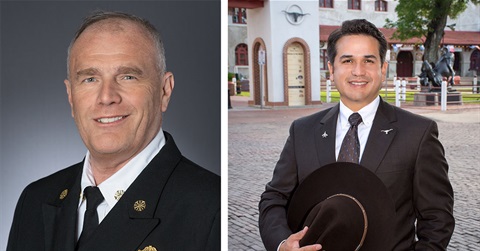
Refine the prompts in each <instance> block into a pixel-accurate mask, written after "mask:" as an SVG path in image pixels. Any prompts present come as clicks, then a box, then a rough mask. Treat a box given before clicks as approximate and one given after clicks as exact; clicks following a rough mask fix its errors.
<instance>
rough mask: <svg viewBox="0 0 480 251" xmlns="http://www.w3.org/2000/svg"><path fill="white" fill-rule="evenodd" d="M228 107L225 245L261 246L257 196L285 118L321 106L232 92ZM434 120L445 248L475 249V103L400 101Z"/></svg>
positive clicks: (479, 214) (479, 233) (478, 225)
mask: <svg viewBox="0 0 480 251" xmlns="http://www.w3.org/2000/svg"><path fill="white" fill-rule="evenodd" d="M232 106H233V109H230V110H229V113H228V125H229V129H228V130H229V132H228V168H229V173H228V249H229V250H264V247H263V244H262V241H261V239H260V235H259V231H258V223H257V222H258V202H259V199H260V194H261V193H262V192H263V190H264V186H265V184H266V183H267V182H268V181H269V180H270V179H271V176H272V173H273V169H274V167H275V164H276V162H277V160H278V157H279V155H280V152H281V150H282V148H283V145H284V143H285V140H286V139H287V137H288V129H289V127H290V124H291V122H292V121H293V120H294V119H296V118H299V117H302V116H305V115H309V114H312V113H315V112H317V111H319V110H320V109H326V108H328V107H330V106H332V104H324V105H320V106H317V107H309V108H292V109H273V110H272V109H263V110H260V109H259V108H251V107H247V106H246V101H245V99H244V98H239V97H232ZM406 109H408V110H411V111H412V112H415V113H419V114H422V115H424V116H427V117H431V118H432V119H434V120H436V121H437V123H438V126H439V131H440V136H439V137H440V140H441V141H442V143H443V145H444V147H445V151H446V158H447V160H448V163H449V166H450V171H449V175H450V180H451V182H452V186H453V189H454V192H455V206H454V215H455V218H456V228H455V232H454V234H453V236H452V240H451V241H450V245H449V248H448V250H480V180H479V178H480V164H479V163H480V107H479V106H473V105H470V106H456V107H452V108H450V107H448V109H449V110H448V111H446V112H441V111H439V108H438V107H427V108H419V107H412V106H410V107H408V106H407V107H406Z"/></svg>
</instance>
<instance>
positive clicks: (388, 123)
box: [360, 100, 398, 172]
mask: <svg viewBox="0 0 480 251" xmlns="http://www.w3.org/2000/svg"><path fill="white" fill-rule="evenodd" d="M396 120H397V119H396V115H395V111H394V109H393V107H392V106H391V105H389V104H387V103H385V102H384V101H383V100H381V101H380V104H379V106H378V109H377V113H376V114H375V119H374V120H373V125H372V128H371V130H370V134H369V136H368V140H367V145H366V146H365V151H364V153H363V156H362V160H361V163H360V164H361V165H363V166H365V167H367V168H368V169H369V170H370V171H372V172H376V171H377V169H378V167H379V165H380V163H381V162H382V160H383V158H384V157H385V154H386V153H387V151H388V148H389V147H390V144H391V143H392V141H393V139H394V138H395V135H396V134H397V131H398V128H397V127H395V126H394V125H393V123H394V122H395V121H396Z"/></svg>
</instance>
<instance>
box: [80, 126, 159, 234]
mask: <svg viewBox="0 0 480 251" xmlns="http://www.w3.org/2000/svg"><path fill="white" fill-rule="evenodd" d="M164 145H165V136H164V135H163V130H162V129H161V128H160V131H159V132H158V134H157V136H155V138H153V140H152V141H151V142H150V143H149V144H148V145H147V147H145V149H143V150H142V151H141V152H140V153H139V154H137V156H135V157H133V158H132V159H131V160H130V161H129V162H128V163H127V164H125V166H123V167H122V168H121V169H120V170H118V171H117V172H116V173H114V174H113V175H112V176H110V177H109V178H108V179H106V180H105V181H103V182H102V183H101V184H100V185H98V188H99V189H100V191H101V192H102V195H103V197H104V198H105V200H104V201H103V202H102V203H101V204H100V205H98V207H97V213H98V222H99V224H100V222H102V220H103V219H104V218H105V216H107V214H108V212H110V210H111V209H112V208H113V207H114V206H115V204H116V203H117V201H118V200H119V199H120V197H121V196H122V195H123V193H124V192H125V191H127V189H128V187H129V186H130V185H131V184H132V183H133V181H134V180H135V179H136V178H137V177H138V175H140V173H141V172H142V171H143V169H145V167H146V166H147V165H148V163H150V161H151V160H152V159H153V158H154V157H155V155H157V153H158V152H160V150H161V149H162V147H163V146H164ZM87 186H95V179H94V177H93V173H92V169H91V166H90V152H87V155H86V157H85V162H84V164H83V171H82V181H81V194H80V200H79V202H78V210H77V240H78V238H80V234H81V233H82V230H83V218H84V214H85V210H86V207H87V203H86V200H84V198H83V190H84V189H85V187H87Z"/></svg>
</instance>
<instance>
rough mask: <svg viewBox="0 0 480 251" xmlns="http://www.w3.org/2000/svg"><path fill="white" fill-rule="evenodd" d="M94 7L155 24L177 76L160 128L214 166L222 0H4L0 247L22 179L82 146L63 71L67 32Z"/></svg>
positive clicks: (63, 163)
mask: <svg viewBox="0 0 480 251" xmlns="http://www.w3.org/2000/svg"><path fill="white" fill-rule="evenodd" d="M97 9H101V10H116V11H124V12H128V13H132V14H135V15H138V16H141V17H144V18H147V19H148V20H150V21H151V22H152V23H153V24H154V25H155V26H156V27H157V28H158V29H159V30H160V32H161V34H162V36H163V40H164V43H165V50H166V58H167V68H168V70H169V71H172V72H173V73H174V76H175V89H174V92H173V96H172V99H171V102H170V105H169V107H168V111H167V112H166V114H165V115H164V116H165V117H164V123H163V129H164V130H165V131H168V132H170V133H171V134H172V135H173V137H174V139H175V141H176V143H177V145H178V147H179V148H180V151H181V152H182V153H183V155H185V156H186V157H187V158H189V159H191V160H193V161H194V162H196V163H198V164H200V165H201V166H204V167H205V168H207V169H209V170H211V171H213V172H215V173H217V174H220V82H221V81H220V68H221V66H220V40H221V39H220V0H216V1H135V2H133V1H115V2H113V1H96V2H93V1H92V2H85V1H29V2H25V1H2V2H0V13H1V14H0V25H1V26H0V31H1V39H0V41H1V43H0V49H1V51H0V55H1V61H0V81H1V82H0V119H1V121H0V131H1V134H0V142H1V143H0V201H1V203H0V230H1V231H0V250H5V248H6V242H7V238H8V233H9V229H10V225H11V222H12V217H13V211H14V208H15V205H16V202H17V200H18V197H19V196H20V193H21V191H22V190H23V188H24V187H25V186H26V185H27V184H29V183H30V182H32V181H35V180H37V179H39V178H42V177H44V176H46V175H48V174H51V173H53V172H55V171H58V170H60V169H62V168H65V167H67V166H69V165H71V164H74V163H77V162H79V161H81V160H82V159H83V157H84V155H85V153H86V148H85V147H84V145H83V143H82V141H81V139H80V136H79V135H78V132H77V128H76V126H75V124H74V121H73V119H72V118H71V116H70V106H69V104H68V100H67V95H66V91H65V86H64V84H63V80H64V79H65V76H66V56H67V47H68V45H69V43H70V40H71V39H72V36H73V35H74V33H75V31H76V29H77V28H78V27H79V25H80V23H81V21H82V20H83V18H84V17H85V16H86V15H87V14H89V13H90V12H92V11H94V10H97Z"/></svg>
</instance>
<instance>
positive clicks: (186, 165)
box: [7, 133, 220, 251]
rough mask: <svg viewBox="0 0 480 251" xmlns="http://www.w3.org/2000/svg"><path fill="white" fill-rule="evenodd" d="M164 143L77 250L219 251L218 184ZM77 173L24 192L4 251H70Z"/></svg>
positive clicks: (43, 181)
mask: <svg viewBox="0 0 480 251" xmlns="http://www.w3.org/2000/svg"><path fill="white" fill-rule="evenodd" d="M165 137H166V144H165V146H164V147H163V148H162V149H161V151H160V152H159V153H158V154H157V156H155V158H154V159H153V160H152V161H151V162H150V163H149V164H148V165H147V167H146V168H145V169H144V170H143V171H142V173H141V174H140V175H139V176H138V177H137V179H136V180H135V181H134V182H133V183H132V185H131V186H130V187H129V188H128V189H127V190H126V192H125V193H124V194H123V196H122V198H121V199H120V200H119V201H118V202H117V204H116V205H115V207H114V208H112V210H111V211H110V212H109V213H108V215H107V216H106V217H105V219H104V220H103V221H102V222H101V223H100V225H99V226H98V228H97V229H96V231H95V233H94V234H93V235H94V236H93V237H92V239H90V240H89V242H88V243H86V244H85V245H84V246H82V247H79V249H78V250H82V251H87V250H88V251H92V250H112V251H119V250H122V251H123V250H126V251H137V250H143V249H145V247H148V246H152V247H155V248H156V249H157V250H220V178H219V176H217V175H215V174H213V173H210V172H209V171H207V170H205V169H203V168H201V167H200V166H198V165H196V164H195V163H193V162H191V161H189V160H187V159H186V158H185V157H183V156H182V155H181V153H180V151H179V150H178V148H177V146H176V145H175V142H174V141H173V138H172V137H171V136H170V135H169V134H168V133H165ZM82 167H83V162H81V163H78V164H76V165H73V166H71V167H69V168H66V169H64V170H61V171H59V172H57V173H55V174H52V175H50V176H48V177H46V178H43V179H41V180H38V181H36V182H34V183H32V184H30V185H29V186H27V188H25V190H24V191H23V193H22V195H21V197H20V199H19V202H18V205H17V208H16V210H15V216H14V220H13V225H12V228H11V231H10V237H9V240H8V246H7V250H8V251H25V250H45V251H47V250H52V251H53V250H55V251H59V250H62V251H73V250H74V249H75V245H76V244H75V243H76V238H75V230H76V218H77V206H78V201H79V195H80V179H81V173H82ZM65 189H68V194H67V196H66V197H65V198H63V199H61V198H60V194H61V193H62V191H64V190H65ZM137 200H143V201H145V202H146V208H145V210H143V211H140V212H138V211H136V210H134V207H133V205H134V203H135V202H136V201H137ZM147 250H148V249H147Z"/></svg>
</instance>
